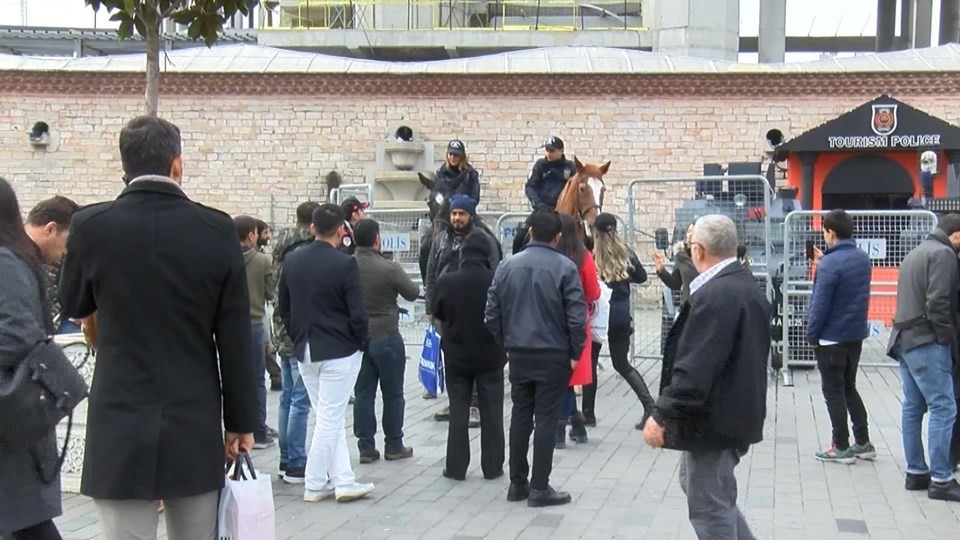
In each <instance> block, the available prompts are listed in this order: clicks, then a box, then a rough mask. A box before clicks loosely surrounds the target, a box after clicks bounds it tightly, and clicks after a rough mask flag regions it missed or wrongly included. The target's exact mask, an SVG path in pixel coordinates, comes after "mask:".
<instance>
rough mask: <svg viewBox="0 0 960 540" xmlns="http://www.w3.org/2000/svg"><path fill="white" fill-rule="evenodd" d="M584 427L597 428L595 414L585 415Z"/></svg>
mask: <svg viewBox="0 0 960 540" xmlns="http://www.w3.org/2000/svg"><path fill="white" fill-rule="evenodd" d="M583 425H585V426H587V427H597V417H596V415H594V414H593V413H583Z"/></svg>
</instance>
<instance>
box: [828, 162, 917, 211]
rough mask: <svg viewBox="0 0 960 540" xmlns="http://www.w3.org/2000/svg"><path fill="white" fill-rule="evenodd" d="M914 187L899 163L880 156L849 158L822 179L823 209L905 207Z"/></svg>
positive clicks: (897, 208) (908, 174) (899, 208)
mask: <svg viewBox="0 0 960 540" xmlns="http://www.w3.org/2000/svg"><path fill="white" fill-rule="evenodd" d="M915 191H916V189H915V186H914V184H913V178H912V177H911V175H910V173H909V172H907V170H906V169H904V168H903V166H902V165H900V164H899V163H897V162H896V161H894V160H892V159H889V158H888V157H886V156H883V155H877V154H874V155H863V156H857V157H852V158H850V159H848V160H846V161H844V162H843V163H841V164H839V165H837V166H836V167H834V168H833V170H831V171H830V172H829V173H828V174H827V177H826V178H824V180H823V189H822V192H821V195H822V200H821V205H820V207H821V208H822V209H823V210H833V209H835V208H843V209H844V210H906V209H907V202H908V201H909V200H910V198H911V197H913V196H914V193H915Z"/></svg>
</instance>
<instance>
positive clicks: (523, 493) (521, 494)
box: [507, 482, 530, 502]
mask: <svg viewBox="0 0 960 540" xmlns="http://www.w3.org/2000/svg"><path fill="white" fill-rule="evenodd" d="M529 496H530V484H529V483H527V482H524V483H522V484H515V483H513V482H510V489H508V490H507V500H508V501H510V502H520V501H522V500H524V499H526V498H527V497H529Z"/></svg>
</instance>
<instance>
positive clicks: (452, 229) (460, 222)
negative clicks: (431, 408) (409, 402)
mask: <svg viewBox="0 0 960 540" xmlns="http://www.w3.org/2000/svg"><path fill="white" fill-rule="evenodd" d="M476 210H477V203H476V202H475V201H474V200H473V199H472V198H471V197H470V196H468V195H454V196H453V197H451V198H450V224H449V226H447V227H446V229H445V230H440V231H439V232H438V233H437V235H436V236H435V237H434V238H433V244H432V246H431V250H430V257H429V259H428V260H427V275H426V282H425V283H424V289H425V295H424V297H425V299H426V308H427V317H428V318H429V319H430V321H431V322H432V321H433V309H432V307H431V306H432V305H433V293H434V285H435V284H436V282H437V279H438V278H439V277H440V276H441V275H443V274H444V273H446V272H447V271H448V270H449V271H456V270H458V269H459V268H460V249H461V247H462V245H463V240H464V238H466V237H467V235H469V234H470V233H471V232H473V231H476V232H478V233H480V234H481V237H482V238H484V239H485V240H486V241H487V244H488V246H489V248H490V249H489V256H488V259H487V260H488V262H489V263H490V268H491V269H496V267H497V265H498V264H500V242H498V241H497V238H496V236H494V235H493V233H492V232H490V231H489V230H488V229H487V228H485V227H484V226H483V225H482V224H481V225H479V226H478V224H477V216H476ZM438 330H439V331H440V332H441V335H442V329H440V328H438ZM449 410H450V408H449V406H448V407H446V409H445V410H443V411H440V412H439V413H437V414H436V415H434V418H435V419H436V420H438V421H442V420H446V419H447V418H448V417H449ZM478 415H479V411H474V414H472V416H474V418H473V419H472V420H471V424H473V425H479V423H480V419H479V418H478V417H477V416H478Z"/></svg>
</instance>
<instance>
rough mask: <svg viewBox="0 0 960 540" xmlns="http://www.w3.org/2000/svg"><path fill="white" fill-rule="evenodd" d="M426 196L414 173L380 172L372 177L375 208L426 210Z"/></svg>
mask: <svg viewBox="0 0 960 540" xmlns="http://www.w3.org/2000/svg"><path fill="white" fill-rule="evenodd" d="M428 194H429V192H428V191H427V188H425V187H423V184H421V183H420V177H419V176H417V173H416V171H381V172H378V173H376V175H375V176H374V184H373V200H375V201H377V208H426V207H427V203H426V202H424V201H425V200H426V197H427V195H428Z"/></svg>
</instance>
